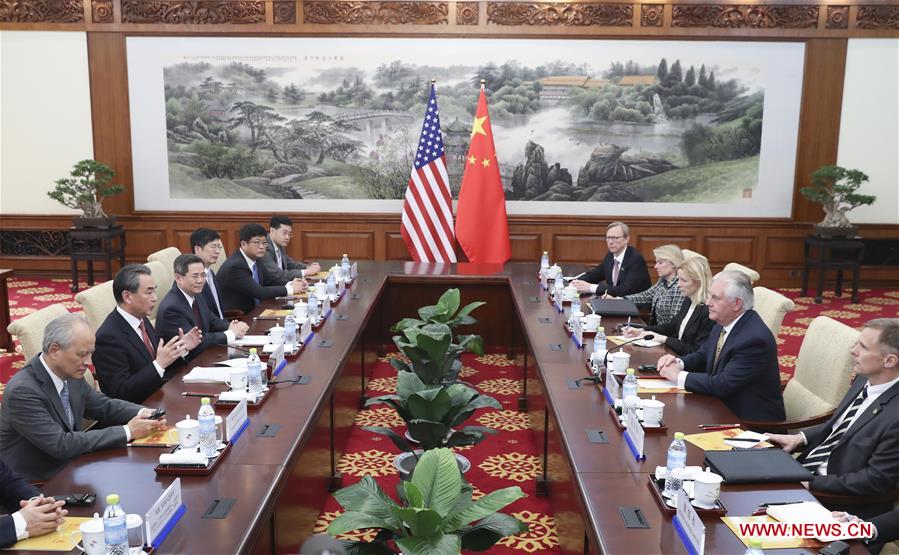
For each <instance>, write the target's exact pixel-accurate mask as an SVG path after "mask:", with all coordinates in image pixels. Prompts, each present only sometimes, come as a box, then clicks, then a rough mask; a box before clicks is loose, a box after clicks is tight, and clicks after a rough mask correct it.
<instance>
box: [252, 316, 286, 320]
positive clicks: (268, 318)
mask: <svg viewBox="0 0 899 555" xmlns="http://www.w3.org/2000/svg"><path fill="white" fill-rule="evenodd" d="M281 318H282V317H281V316H253V320H280V319H281Z"/></svg>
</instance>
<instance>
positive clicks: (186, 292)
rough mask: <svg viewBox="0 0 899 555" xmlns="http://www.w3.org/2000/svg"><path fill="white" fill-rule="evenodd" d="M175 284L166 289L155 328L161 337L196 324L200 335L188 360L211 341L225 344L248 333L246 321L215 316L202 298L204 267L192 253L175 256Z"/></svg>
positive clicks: (166, 337) (212, 343) (176, 333)
mask: <svg viewBox="0 0 899 555" xmlns="http://www.w3.org/2000/svg"><path fill="white" fill-rule="evenodd" d="M174 265H175V268H174V269H175V285H176V287H173V288H172V289H170V290H169V292H168V293H167V294H166V296H165V298H164V299H162V303H160V304H159V313H158V316H157V318H156V329H157V332H158V333H159V335H160V336H161V337H162V339H163V340H164V341H168V340H169V339H171V338H173V337H177V336H178V333H179V332H178V330H186V329H191V328H194V327H196V328H198V329H199V330H200V331H201V332H203V339H202V340H201V341H200V343H199V344H198V345H197V346H196V347H194V348H193V349H191V350H190V352H189V353H188V354H187V359H188V360H190V359H192V358H193V357H195V356H197V355H198V354H200V353H202V352H203V351H204V350H205V349H206V348H207V347H209V346H210V345H227V344H228V343H229V342H233V341H234V340H235V339H239V338H241V337H243V336H244V334H245V333H247V328H248V326H247V324H245V323H244V322H241V321H240V320H232V321H231V322H230V323H229V322H228V321H227V320H224V319H222V318H218V317H217V316H215V314H213V313H212V311H211V310H210V308H209V305H207V304H206V299H204V298H203V295H202V293H203V288H204V287H205V286H206V268H205V267H204V264H203V260H202V259H201V258H200V257H199V256H197V255H195V254H182V255H180V256H179V257H178V258H176V259H175V264H174Z"/></svg>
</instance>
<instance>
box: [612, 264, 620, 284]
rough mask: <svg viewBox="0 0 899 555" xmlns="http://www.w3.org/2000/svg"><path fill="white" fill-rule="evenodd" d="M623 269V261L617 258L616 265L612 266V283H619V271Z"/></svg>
mask: <svg viewBox="0 0 899 555" xmlns="http://www.w3.org/2000/svg"><path fill="white" fill-rule="evenodd" d="M620 270H621V263H620V262H618V260H617V259H616V260H615V265H614V266H613V267H612V285H618V272H619V271H620Z"/></svg>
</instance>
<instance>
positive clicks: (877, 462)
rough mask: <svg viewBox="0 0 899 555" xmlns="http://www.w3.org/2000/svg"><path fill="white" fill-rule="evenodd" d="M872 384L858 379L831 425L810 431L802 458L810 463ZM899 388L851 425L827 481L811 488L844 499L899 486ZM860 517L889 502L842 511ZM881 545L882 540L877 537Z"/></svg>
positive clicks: (881, 509) (822, 478) (823, 478)
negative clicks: (833, 430) (861, 394)
mask: <svg viewBox="0 0 899 555" xmlns="http://www.w3.org/2000/svg"><path fill="white" fill-rule="evenodd" d="M867 383H868V380H867V378H865V377H864V376H859V377H858V378H857V379H856V380H855V382H854V383H853V384H852V387H850V388H849V391H848V392H846V395H845V396H844V397H843V400H842V401H840V404H839V405H838V406H837V408H836V410H835V411H834V413H833V416H831V417H830V420H828V421H827V422H825V423H824V424H821V425H819V426H815V427H814V428H810V429H808V430H806V431H805V432H804V433H805V437H806V440H807V441H808V445H807V446H806V447H805V449H803V451H802V454H801V455H800V457H799V460H800V462H801V461H803V460H804V459H805V456H806V455H808V454H809V453H810V452H811V451H812V449H814V448H815V447H817V446H818V445H820V444H821V443H823V442H824V440H825V439H827V436H828V435H829V434H830V432H831V430H832V429H833V426H834V424H835V423H836V421H837V419H838V418H839V417H840V415H841V414H843V412H844V411H845V410H846V409H847V408H848V406H849V405H850V404H851V403H852V401H853V400H855V398H856V397H858V394H859V392H860V391H861V389H862V388H863V387H864V386H865V384H867ZM897 423H899V384H895V385H893V387H891V388H890V389H888V390H886V391H885V392H883V394H881V395H880V396H879V397H877V399H875V400H874V402H873V403H871V404H870V405H869V406H868V408H867V409H865V412H863V413H861V414H859V415H858V416H856V419H855V421H854V422H853V423H852V426H850V427H849V429H848V430H847V431H846V433H845V434H843V437H841V438H840V441H838V442H837V444H836V446H835V447H834V449H833V451H831V454H830V458H829V459H828V460H827V476H817V475H816V476H815V477H814V478H812V481H811V482H809V489H810V490H811V491H812V492H814V491H824V492H829V493H837V494H841V495H859V496H865V495H880V494H885V493H888V492H890V491H891V490H893V489H894V488H895V487H896V484H897V483H899V433H897ZM838 508H839V509H845V510H848V511H850V512H852V513H854V514H857V515H858V516H860V517H870V516H874V515H876V514H879V513H882V512H884V511H889V510H890V509H891V508H892V504H891V503H890V502H886V503H871V504H866V505H860V506H859V505H853V506H852V507H845V508H844V507H838ZM877 541H878V542H879V541H880V537H879V535H878V538H877Z"/></svg>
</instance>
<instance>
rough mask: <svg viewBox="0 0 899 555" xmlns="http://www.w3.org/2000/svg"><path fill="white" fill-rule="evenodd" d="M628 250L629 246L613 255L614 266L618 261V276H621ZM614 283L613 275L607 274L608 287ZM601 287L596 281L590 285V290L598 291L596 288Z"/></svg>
mask: <svg viewBox="0 0 899 555" xmlns="http://www.w3.org/2000/svg"><path fill="white" fill-rule="evenodd" d="M626 252H627V247H625V248H623V249H621V252H620V253H618V254H617V255H615V256H613V257H612V261H613V262H612V268H614V267H615V262H618V277H621V266H622V264H624V253H626ZM609 285H612V276H606V289H608V286H609ZM598 288H599V284H598V283H594V284H592V285H590V292H591V293H596V290H597V289H598Z"/></svg>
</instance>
